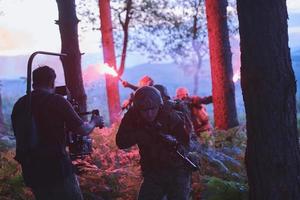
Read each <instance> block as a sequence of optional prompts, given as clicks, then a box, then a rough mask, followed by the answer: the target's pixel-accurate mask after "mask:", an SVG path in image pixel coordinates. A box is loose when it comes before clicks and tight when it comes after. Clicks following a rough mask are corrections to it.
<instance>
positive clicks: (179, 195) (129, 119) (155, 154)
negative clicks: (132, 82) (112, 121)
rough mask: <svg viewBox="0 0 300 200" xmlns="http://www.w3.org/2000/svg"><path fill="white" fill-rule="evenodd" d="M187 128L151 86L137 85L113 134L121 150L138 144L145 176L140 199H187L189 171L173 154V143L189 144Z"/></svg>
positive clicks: (182, 145) (180, 117)
mask: <svg viewBox="0 0 300 200" xmlns="http://www.w3.org/2000/svg"><path fill="white" fill-rule="evenodd" d="M190 131H191V129H187V128H186V126H185V124H184V119H183V118H182V116H181V115H180V113H178V112H177V111H176V110H174V109H172V108H170V107H165V106H164V104H163V100H162V98H161V95H160V92H159V91H158V90H157V89H155V88H154V87H150V86H144V87H141V88H139V89H138V90H137V91H136V93H135V95H134V98H133V107H131V108H130V109H129V110H128V112H127V113H126V114H125V115H124V118H123V119H122V121H121V124H120V127H119V130H118V132H117V136H116V143H117V145H118V147H119V148H120V149H126V148H129V147H131V146H133V145H135V144H137V145H138V147H139V152H140V156H141V160H140V164H141V169H142V174H143V177H144V180H143V183H142V185H141V188H140V192H139V196H138V199H139V200H145V199H146V200H152V199H153V200H161V199H162V198H163V197H164V196H165V195H166V196H167V198H168V200H176V199H178V200H187V199H189V198H188V197H189V193H190V182H191V170H190V169H189V168H188V166H187V165H186V163H185V162H184V160H182V159H180V158H179V157H178V154H175V153H174V151H173V150H174V148H175V146H179V144H180V146H181V147H182V148H183V149H184V148H186V147H188V146H189V142H190Z"/></svg>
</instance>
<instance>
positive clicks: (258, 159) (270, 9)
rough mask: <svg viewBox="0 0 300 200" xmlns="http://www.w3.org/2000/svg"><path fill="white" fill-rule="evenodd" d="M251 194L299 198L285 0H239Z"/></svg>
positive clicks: (253, 198) (267, 199)
mask: <svg viewBox="0 0 300 200" xmlns="http://www.w3.org/2000/svg"><path fill="white" fill-rule="evenodd" d="M237 3H238V4H237V5H238V17H239V23H240V38H241V42H240V45H241V66H242V67H241V84H242V91H243V98H244V102H245V110H246V119H247V136H248V140H247V149H246V167H247V174H248V179H249V187H250V196H249V197H250V198H249V199H250V200H282V199H288V200H299V199H300V151H299V141H298V135H297V121H296V82H295V76H294V72H293V69H292V66H291V58H290V50H289V47H288V32H287V18H288V15H287V8H286V1H282V0H238V1H237Z"/></svg>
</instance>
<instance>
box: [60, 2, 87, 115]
mask: <svg viewBox="0 0 300 200" xmlns="http://www.w3.org/2000/svg"><path fill="white" fill-rule="evenodd" d="M56 2H57V6H58V14H59V19H58V21H56V23H57V24H58V25H59V31H60V37H61V52H62V53H66V54H67V55H68V56H67V57H62V58H61V61H62V64H63V67H64V73H65V80H66V85H67V87H68V89H69V90H70V92H71V95H72V98H74V99H75V100H76V101H77V102H78V103H79V109H80V111H81V112H84V111H86V94H85V91H84V86H83V80H82V71H81V53H80V50H79V43H78V27H77V25H78V22H79V20H78V18H77V16H76V5H75V0H56Z"/></svg>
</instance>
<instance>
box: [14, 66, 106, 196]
mask: <svg viewBox="0 0 300 200" xmlns="http://www.w3.org/2000/svg"><path fill="white" fill-rule="evenodd" d="M55 78H56V74H55V71H54V70H53V69H52V68H50V67H48V66H42V67H38V68H37V69H35V70H34V71H33V85H32V86H33V92H32V93H31V96H32V100H31V113H32V119H33V120H32V122H33V123H32V124H33V125H31V124H28V123H30V120H29V122H28V119H26V118H25V119H24V113H26V112H27V113H28V96H27V95H25V96H23V97H21V98H20V99H19V100H18V101H17V102H16V103H15V105H14V108H13V112H12V116H11V118H12V126H13V130H14V134H15V136H16V142H17V146H16V157H15V159H16V160H17V161H18V162H19V163H20V164H21V166H22V175H23V178H24V181H25V184H26V185H27V186H29V187H30V188H31V189H32V191H33V193H34V195H35V197H36V199H37V200H48V199H49V200H50V199H51V200H54V199H55V200H60V199H63V200H82V199H83V198H82V194H81V190H80V188H79V184H78V181H77V178H76V176H75V174H74V172H73V166H72V162H71V160H70V157H69V155H68V153H67V151H66V133H65V126H66V127H67V128H69V129H70V130H72V131H73V132H75V133H78V134H82V135H88V134H89V133H91V132H92V130H93V129H94V128H95V127H103V119H102V117H100V116H96V115H94V116H92V118H91V121H90V122H89V123H85V122H83V121H82V119H81V118H80V117H79V116H78V114H77V113H76V112H75V111H74V109H73V107H72V105H71V104H70V103H69V102H68V101H67V100H66V99H65V98H64V97H63V96H61V95H58V94H55V93H54V91H55V88H54V81H55ZM25 116H26V115H25ZM27 116H28V115H27ZM25 122H26V123H25ZM28 127H30V128H28ZM28 129H29V131H28ZM26 130H27V132H26ZM22 135H23V136H24V137H22ZM28 138H29V139H28ZM32 138H35V144H30V143H34V140H33V139H32ZM24 147H31V148H24Z"/></svg>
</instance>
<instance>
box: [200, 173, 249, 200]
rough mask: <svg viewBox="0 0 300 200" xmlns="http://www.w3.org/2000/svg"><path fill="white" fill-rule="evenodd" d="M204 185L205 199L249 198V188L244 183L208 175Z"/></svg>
mask: <svg viewBox="0 0 300 200" xmlns="http://www.w3.org/2000/svg"><path fill="white" fill-rule="evenodd" d="M204 185H205V187H206V190H205V191H204V193H203V199H204V200H247V196H248V188H247V185H246V184H244V183H238V182H234V181H225V180H222V179H219V178H216V177H207V178H205V179H204Z"/></svg>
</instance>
